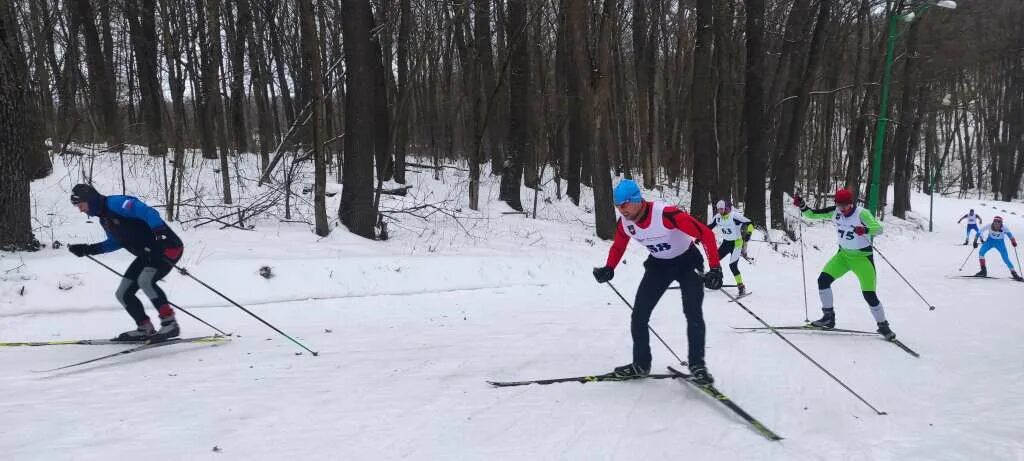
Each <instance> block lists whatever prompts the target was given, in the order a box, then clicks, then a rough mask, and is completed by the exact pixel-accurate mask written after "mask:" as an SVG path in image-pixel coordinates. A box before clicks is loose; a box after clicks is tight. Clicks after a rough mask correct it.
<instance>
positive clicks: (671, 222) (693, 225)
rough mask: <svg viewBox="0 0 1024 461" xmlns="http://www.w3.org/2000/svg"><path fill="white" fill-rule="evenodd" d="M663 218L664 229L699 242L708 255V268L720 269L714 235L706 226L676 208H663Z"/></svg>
mask: <svg viewBox="0 0 1024 461" xmlns="http://www.w3.org/2000/svg"><path fill="white" fill-rule="evenodd" d="M664 216H665V217H664V224H665V228H666V229H679V230H681V231H683V232H684V233H686V234H687V235H689V236H690V237H693V238H694V239H695V240H697V241H698V242H700V244H701V245H702V246H703V247H704V253H705V254H707V255H708V266H709V267H711V268H715V267H722V265H721V263H719V261H718V248H717V247H715V233H714V232H713V231H712V230H711V229H710V228H708V226H706V225H704V223H702V222H700V221H698V220H696V219H694V218H693V216H690V214H689V213H686V212H684V211H680V210H679V209H678V208H676V207H671V206H670V207H665V213H664Z"/></svg>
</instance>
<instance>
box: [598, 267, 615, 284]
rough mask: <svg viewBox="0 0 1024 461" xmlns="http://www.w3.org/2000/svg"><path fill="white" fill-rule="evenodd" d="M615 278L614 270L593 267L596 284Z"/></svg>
mask: <svg viewBox="0 0 1024 461" xmlns="http://www.w3.org/2000/svg"><path fill="white" fill-rule="evenodd" d="M613 278H615V269H612V268H610V267H607V266H605V267H595V268H594V279H595V280H597V283H604V282H607V281H609V280H611V279H613Z"/></svg>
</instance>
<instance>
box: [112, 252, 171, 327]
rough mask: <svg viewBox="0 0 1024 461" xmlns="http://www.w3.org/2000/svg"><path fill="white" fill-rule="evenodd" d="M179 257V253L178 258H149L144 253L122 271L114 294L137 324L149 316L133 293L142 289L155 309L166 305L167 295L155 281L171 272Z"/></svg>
mask: <svg viewBox="0 0 1024 461" xmlns="http://www.w3.org/2000/svg"><path fill="white" fill-rule="evenodd" d="M180 257H181V256H180V254H179V256H178V258H175V259H174V260H169V259H166V258H150V257H148V256H145V255H144V256H137V257H136V258H135V260H134V261H132V263H131V265H129V266H128V270H126V271H125V272H124V278H122V279H121V285H120V286H118V287H117V293H116V294H115V295H116V296H117V300H118V302H120V303H121V305H122V306H124V309H125V310H126V311H128V315H131V316H132V319H133V320H135V323H136V324H137V325H141V324H142V323H143V322H145V321H147V320H149V316H148V315H146V310H145V309H144V308H143V307H142V302H141V301H139V298H138V297H137V296H135V293H137V292H138V291H139V289H142V292H143V293H145V294H146V297H147V298H149V300H150V301H151V302H152V303H153V307H155V308H157V309H159V308H160V307H161V306H164V305H166V304H167V295H166V294H165V293H164V290H162V289H160V286H159V285H157V284H156V282H158V281H160V279H162V278H164V277H165V276H166V275H167V274H168V273H170V272H171V269H173V268H174V263H176V262H178V259H180Z"/></svg>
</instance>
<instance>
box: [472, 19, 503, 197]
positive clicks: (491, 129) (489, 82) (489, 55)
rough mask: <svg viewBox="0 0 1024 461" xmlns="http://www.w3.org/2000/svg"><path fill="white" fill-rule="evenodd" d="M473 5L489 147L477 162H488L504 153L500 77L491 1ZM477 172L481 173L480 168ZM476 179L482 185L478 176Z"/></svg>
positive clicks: (485, 130)
mask: <svg viewBox="0 0 1024 461" xmlns="http://www.w3.org/2000/svg"><path fill="white" fill-rule="evenodd" d="M473 3H474V5H475V7H476V12H475V14H474V16H473V21H474V24H473V28H474V31H473V35H474V37H473V38H474V39H475V40H476V44H475V45H474V46H473V48H474V50H475V51H476V59H477V72H478V74H477V75H478V77H479V83H480V88H479V91H482V92H483V94H482V100H481V103H482V106H481V108H480V109H481V110H482V111H483V114H482V116H481V120H483V121H484V123H485V126H484V131H483V133H481V134H482V135H484V136H486V138H487V146H488V148H487V150H486V151H485V152H482V153H481V154H480V155H479V157H478V159H477V160H478V161H479V162H481V163H483V162H484V161H486V159H488V158H493V157H496V156H497V155H498V152H499V151H500V150H501V146H500V144H499V143H500V142H501V139H500V136H499V133H500V131H499V130H498V129H497V127H498V123H499V122H498V121H496V119H497V118H498V114H497V111H496V110H495V107H494V106H495V103H496V102H497V100H498V98H497V96H498V95H497V94H496V93H495V87H496V85H497V82H496V79H497V76H496V75H495V71H494V49H493V47H492V39H491V35H492V34H491V0H473ZM481 147H482V146H481ZM471 168H472V167H471ZM477 169H478V170H479V167H477ZM476 178H477V182H478V183H479V176H477V177H476ZM478 195H479V194H478Z"/></svg>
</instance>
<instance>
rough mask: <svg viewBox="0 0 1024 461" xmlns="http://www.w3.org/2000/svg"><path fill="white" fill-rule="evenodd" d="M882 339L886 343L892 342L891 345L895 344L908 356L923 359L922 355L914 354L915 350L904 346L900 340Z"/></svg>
mask: <svg viewBox="0 0 1024 461" xmlns="http://www.w3.org/2000/svg"><path fill="white" fill-rule="evenodd" d="M882 339H883V340H884V341H886V342H890V343H893V344H895V345H896V346H898V347H899V348H900V349H903V351H904V352H906V353H908V354H910V355H913V356H914V357H917V358H921V354H918V353H917V352H914V350H913V349H911V348H909V347H907V345H906V344H903V343H902V342H900V340H898V339H885V338H882Z"/></svg>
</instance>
